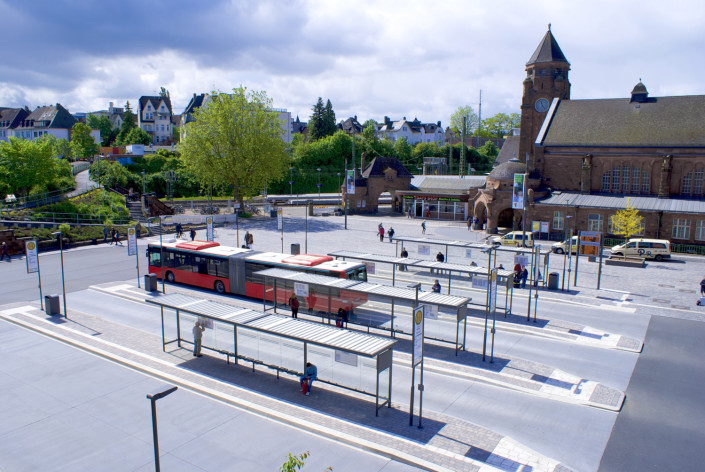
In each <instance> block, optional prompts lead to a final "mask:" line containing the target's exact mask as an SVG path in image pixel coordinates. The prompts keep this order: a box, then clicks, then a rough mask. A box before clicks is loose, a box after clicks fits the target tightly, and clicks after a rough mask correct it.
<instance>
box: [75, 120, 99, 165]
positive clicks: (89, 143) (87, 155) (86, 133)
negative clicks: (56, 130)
mask: <svg viewBox="0 0 705 472" xmlns="http://www.w3.org/2000/svg"><path fill="white" fill-rule="evenodd" d="M70 142H71V151H72V153H73V156H74V157H75V158H76V159H83V160H86V161H89V160H92V159H93V156H95V155H96V154H98V151H99V149H98V145H97V144H96V143H95V140H94V139H93V136H91V128H90V127H89V126H88V125H86V124H84V123H80V122H79V123H76V124H75V125H73V127H72V128H71V141H70Z"/></svg>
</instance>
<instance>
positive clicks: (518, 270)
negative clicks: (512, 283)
mask: <svg viewBox="0 0 705 472" xmlns="http://www.w3.org/2000/svg"><path fill="white" fill-rule="evenodd" d="M514 274H515V275H521V264H519V263H518V262H517V263H516V264H514Z"/></svg>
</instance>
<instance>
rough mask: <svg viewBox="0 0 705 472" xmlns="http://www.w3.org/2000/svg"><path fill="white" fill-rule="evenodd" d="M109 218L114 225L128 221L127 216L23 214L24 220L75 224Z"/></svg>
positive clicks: (86, 223) (101, 221)
mask: <svg viewBox="0 0 705 472" xmlns="http://www.w3.org/2000/svg"><path fill="white" fill-rule="evenodd" d="M108 219H109V220H110V221H112V222H113V224H116V225H125V224H128V223H129V222H130V217H129V215H128V216H110V215H84V214H81V213H54V212H40V213H34V214H28V215H25V217H24V220H26V221H36V222H41V223H71V224H76V225H82V224H85V225H89V224H93V225H95V224H103V223H105V220H108Z"/></svg>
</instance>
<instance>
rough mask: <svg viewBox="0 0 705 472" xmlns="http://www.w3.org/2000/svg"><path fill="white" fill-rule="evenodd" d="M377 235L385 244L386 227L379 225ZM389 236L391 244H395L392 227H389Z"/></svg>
mask: <svg viewBox="0 0 705 472" xmlns="http://www.w3.org/2000/svg"><path fill="white" fill-rule="evenodd" d="M377 234H378V235H379V242H384V226H383V225H382V223H380V224H379V225H377ZM387 236H388V237H389V242H390V243H392V242H394V228H392V227H391V226H390V227H389V230H387Z"/></svg>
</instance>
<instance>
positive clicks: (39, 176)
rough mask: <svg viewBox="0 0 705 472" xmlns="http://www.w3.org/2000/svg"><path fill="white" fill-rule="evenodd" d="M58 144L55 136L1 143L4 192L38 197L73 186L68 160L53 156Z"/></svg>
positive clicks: (0, 177) (0, 185) (0, 171)
mask: <svg viewBox="0 0 705 472" xmlns="http://www.w3.org/2000/svg"><path fill="white" fill-rule="evenodd" d="M56 141H57V140H56V138H54V137H53V136H52V137H51V138H39V139H35V140H29V139H18V138H13V137H11V138H9V141H0V189H1V190H2V192H3V193H6V194H7V193H14V194H16V195H29V194H38V193H43V192H46V191H47V190H51V189H55V188H58V187H59V186H66V185H67V184H68V185H70V184H72V183H73V179H72V178H71V166H70V164H69V163H68V161H67V160H65V159H55V158H54V157H53V156H54V146H55V144H56ZM62 177H63V178H64V179H62Z"/></svg>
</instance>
